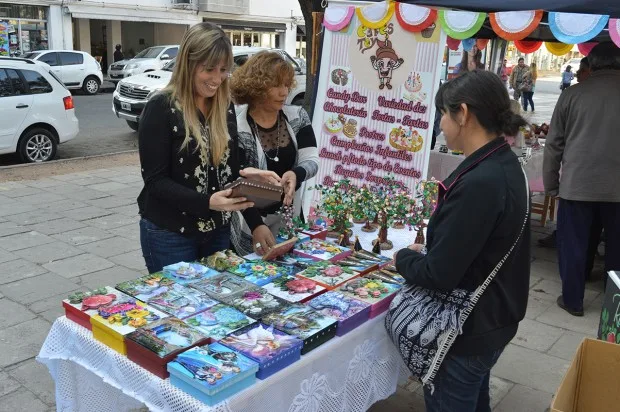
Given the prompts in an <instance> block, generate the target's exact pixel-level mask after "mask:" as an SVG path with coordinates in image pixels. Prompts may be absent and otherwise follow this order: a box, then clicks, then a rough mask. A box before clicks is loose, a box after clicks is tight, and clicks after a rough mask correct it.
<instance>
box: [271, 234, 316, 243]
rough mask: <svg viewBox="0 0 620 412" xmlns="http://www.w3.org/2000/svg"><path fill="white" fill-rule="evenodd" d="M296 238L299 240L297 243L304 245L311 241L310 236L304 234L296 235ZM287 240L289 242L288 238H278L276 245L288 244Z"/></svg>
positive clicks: (279, 236)
mask: <svg viewBox="0 0 620 412" xmlns="http://www.w3.org/2000/svg"><path fill="white" fill-rule="evenodd" d="M295 237H296V238H297V243H304V242H307V241H309V240H310V235H307V234H305V233H302V232H298V233H296V234H295ZM287 240H289V239H288V238H287V237H284V236H281V235H278V236H276V243H282V242H286V241H287Z"/></svg>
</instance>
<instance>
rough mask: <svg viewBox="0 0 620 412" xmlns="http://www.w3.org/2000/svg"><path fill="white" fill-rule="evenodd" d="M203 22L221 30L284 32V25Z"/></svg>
mask: <svg viewBox="0 0 620 412" xmlns="http://www.w3.org/2000/svg"><path fill="white" fill-rule="evenodd" d="M204 21H208V22H209V23H213V24H215V25H217V26H219V27H221V28H222V29H223V30H243V31H258V32H261V31H262V32H277V33H284V32H286V24H285V23H271V22H264V21H247V20H223V19H212V18H209V17H205V18H204Z"/></svg>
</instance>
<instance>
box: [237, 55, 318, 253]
mask: <svg viewBox="0 0 620 412" xmlns="http://www.w3.org/2000/svg"><path fill="white" fill-rule="evenodd" d="M294 82H295V70H294V69H293V67H292V66H291V65H290V64H289V63H287V62H286V61H285V60H284V58H283V57H282V56H281V55H280V54H279V53H277V52H260V53H257V54H256V55H254V56H252V57H251V58H250V59H249V60H248V61H247V62H246V63H245V64H244V65H243V66H241V67H240V68H239V69H237V71H235V73H234V75H233V77H232V84H231V89H232V97H233V100H234V101H235V103H237V104H238V105H242V106H241V107H238V108H237V128H238V131H239V145H240V147H241V149H242V150H243V151H244V152H245V156H246V159H247V162H248V163H247V164H246V165H245V166H249V167H252V168H257V169H262V170H270V171H273V172H275V173H276V174H277V175H278V176H280V177H281V179H282V180H281V184H282V186H283V187H284V192H285V197H284V204H286V205H290V204H291V203H292V205H293V211H294V216H300V214H301V197H302V190H299V188H300V186H301V184H302V183H303V182H304V181H306V180H308V179H310V178H312V177H314V175H316V173H317V171H318V168H319V156H318V149H317V145H316V138H315V136H314V131H313V130H312V125H311V123H310V117H309V116H308V114H307V113H306V111H305V110H304V109H303V108H302V107H299V106H286V105H284V102H285V101H286V98H287V96H288V94H289V91H290V89H291V87H293V85H294ZM281 206H282V204H278V205H275V206H273V207H270V208H268V209H264V210H261V211H260V212H261V218H260V220H259V221H251V220H249V219H247V220H246V221H244V219H243V218H242V217H241V216H240V214H239V213H235V214H234V216H233V219H232V225H233V229H232V231H231V240H232V244H233V246H234V248H235V250H236V251H237V253H238V254H240V255H241V256H243V255H246V254H249V253H252V251H254V252H256V253H258V254H259V255H263V254H265V253H267V252H268V251H269V249H271V248H272V247H273V246H274V245H275V236H276V235H277V233H278V231H279V230H280V228H281V227H282V223H283V222H282V219H281V217H280V216H279V215H278V214H277V212H278V210H279V209H280V207H281ZM246 222H247V223H246Z"/></svg>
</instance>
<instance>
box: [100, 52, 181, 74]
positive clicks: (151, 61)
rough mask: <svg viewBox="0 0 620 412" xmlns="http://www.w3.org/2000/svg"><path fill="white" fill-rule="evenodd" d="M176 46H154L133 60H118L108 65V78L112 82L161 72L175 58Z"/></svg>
mask: <svg viewBox="0 0 620 412" xmlns="http://www.w3.org/2000/svg"><path fill="white" fill-rule="evenodd" d="M178 52H179V46H178V45H171V46H154V47H149V48H147V49H144V50H142V51H141V52H140V53H138V54H137V55H136V57H134V58H133V59H125V60H120V61H118V62H116V63H113V64H111V65H110V67H109V69H108V76H109V77H110V80H111V81H113V82H118V81H120V80H122V79H124V78H126V77H130V76H133V75H136V74H142V73H146V72H152V71H155V70H161V69H162V68H163V67H164V66H165V65H166V63H168V62H169V61H170V60H172V59H174V58H175V57H177V53H178Z"/></svg>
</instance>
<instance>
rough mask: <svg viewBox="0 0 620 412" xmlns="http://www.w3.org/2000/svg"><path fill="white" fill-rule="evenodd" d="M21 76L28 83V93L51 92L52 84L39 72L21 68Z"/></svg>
mask: <svg viewBox="0 0 620 412" xmlns="http://www.w3.org/2000/svg"><path fill="white" fill-rule="evenodd" d="M21 72H22V76H24V79H25V80H26V83H27V84H28V90H29V91H30V94H41V93H51V92H52V85H51V84H49V83H48V81H47V80H45V77H43V76H42V75H41V74H40V73H37V72H35V71H32V70H22V71H21Z"/></svg>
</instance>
